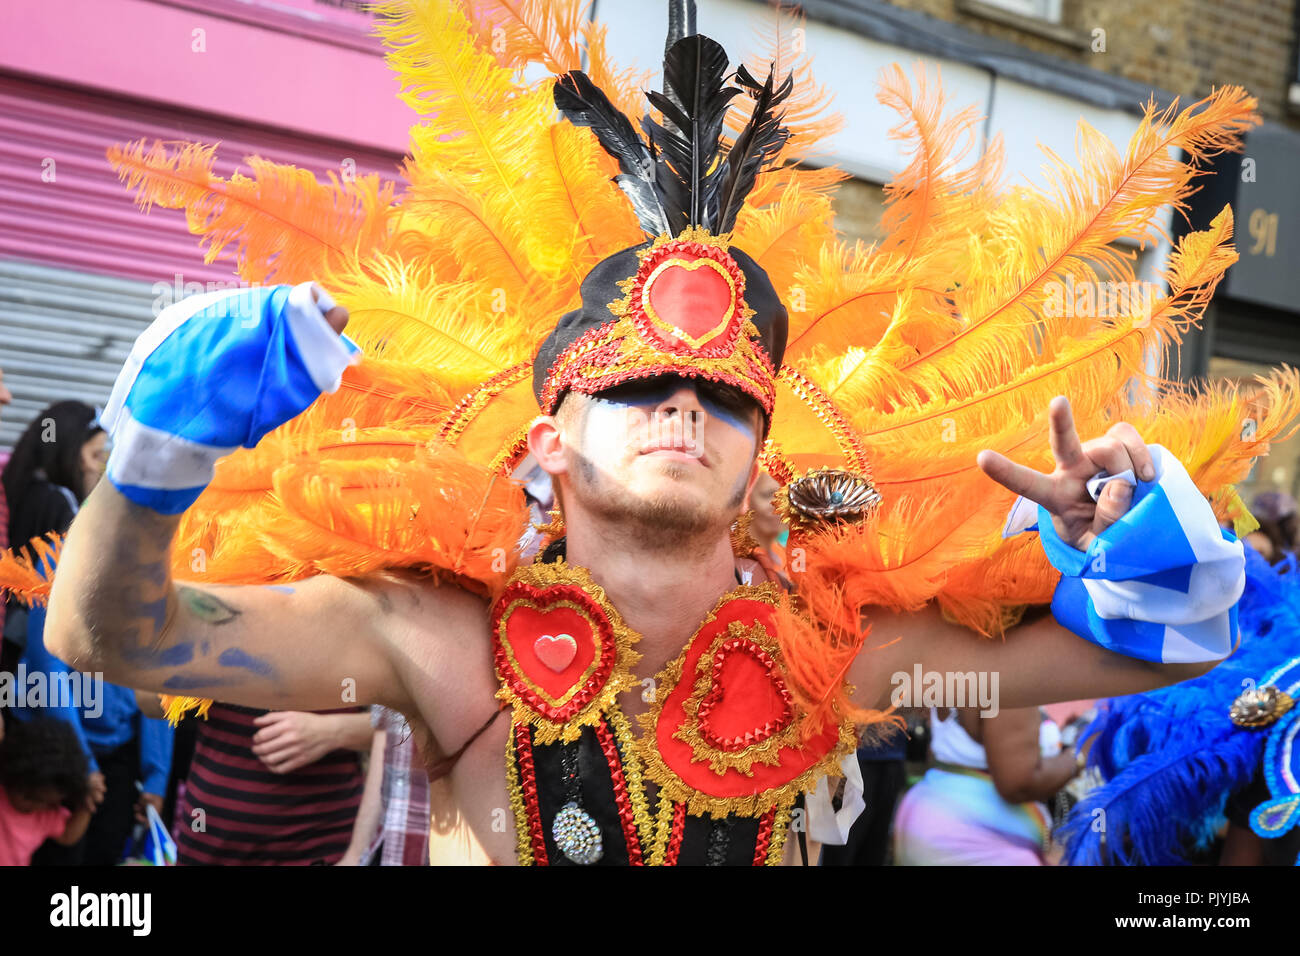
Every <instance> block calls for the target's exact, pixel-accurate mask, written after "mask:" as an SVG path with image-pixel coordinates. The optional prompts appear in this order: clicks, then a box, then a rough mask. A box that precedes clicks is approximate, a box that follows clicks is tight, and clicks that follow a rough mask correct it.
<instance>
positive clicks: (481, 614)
mask: <svg viewBox="0 0 1300 956" xmlns="http://www.w3.org/2000/svg"><path fill="white" fill-rule="evenodd" d="M342 583H343V584H344V585H345V586H348V587H352V588H355V589H357V591H358V592H359V593H358V596H359V597H360V598H362V599H364V600H367V601H369V602H370V605H371V608H370V613H372V614H374V615H376V617H377V618H378V622H377V623H378V627H379V629H380V631H381V633H382V634H383V637H384V641H385V643H386V644H387V646H388V648H389V652H390V654H391V655H392V657H393V660H394V665H395V668H396V671H397V677H398V682H399V684H400V685H401V687H402V689H403V690H404V691H405V696H406V698H407V699H406V701H404V702H403V703H405V704H407V705H409V706H411V707H413V708H414V710H416V711H418V712H419V713H420V714H421V715H422V716H423V718H424V720H425V721H426V722H428V723H429V725H430V726H431V727H432V728H433V729H434V733H435V734H436V735H437V736H438V737H440V738H441V737H442V736H443V735H442V734H441V733H439V732H438V731H439V728H440V726H441V725H443V724H444V723H446V717H447V713H448V711H450V712H452V713H454V712H455V709H456V706H457V703H458V701H459V699H460V698H461V696H462V693H463V691H464V690H465V689H466V688H469V687H477V685H479V684H480V683H482V684H483V685H484V688H485V689H487V690H489V693H488V699H491V696H492V693H491V692H492V691H494V690H495V688H494V686H493V685H492V684H491V678H492V674H493V671H492V663H491V660H492V657H491V634H490V629H489V625H488V614H489V610H490V607H489V602H488V599H487V598H486V597H483V596H481V595H477V594H473V593H471V592H469V591H467V590H466V589H464V588H462V587H459V586H457V585H456V584H454V583H450V582H447V581H443V580H439V579H437V578H432V577H430V576H428V575H418V574H412V573H404V572H399V573H389V574H385V575H382V576H378V577H374V578H367V579H365V580H355V581H346V582H342ZM406 712H408V713H409V709H408V710H407V711H406Z"/></svg>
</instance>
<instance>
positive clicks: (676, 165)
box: [642, 35, 740, 235]
mask: <svg viewBox="0 0 1300 956" xmlns="http://www.w3.org/2000/svg"><path fill="white" fill-rule="evenodd" d="M727 67H728V60H727V51H726V50H724V49H723V48H722V46H721V45H720V44H718V43H717V42H715V41H713V40H710V39H709V38H708V37H706V36H699V35H696V36H688V37H685V38H683V39H681V40H678V41H677V42H676V43H674V44H673V45H672V47H671V48H670V49H669V50H668V53H667V54H666V55H665V56H664V93H656V92H650V93H647V94H646V96H647V97H648V98H649V100H650V103H651V105H653V106H655V107H656V108H657V109H659V111H660V112H661V113H663V117H664V122H663V123H662V124H661V123H657V122H655V121H654V120H653V119H651V118H650V116H648V115H647V116H646V117H645V119H644V120H642V127H643V128H644V130H645V132H646V134H647V136H648V137H649V138H650V142H651V144H652V146H653V147H654V148H655V150H656V152H657V153H658V155H656V157H655V159H656V161H657V162H658V170H657V173H656V176H655V182H656V184H657V185H658V187H659V194H660V196H661V198H662V199H663V202H664V207H665V209H666V210H667V212H668V222H669V225H670V226H672V227H673V234H674V235H675V234H677V233H679V232H681V231H682V230H683V229H685V228H686V227H687V226H704V227H705V228H706V229H710V230H713V229H714V228H715V227H716V225H717V219H718V212H719V209H718V194H719V189H720V186H721V183H722V172H723V165H722V163H721V161H720V160H721V157H720V156H719V155H718V143H719V140H720V138H721V136H722V125H723V122H724V120H725V119H726V116H727V107H728V106H729V105H730V103H731V99H732V97H734V96H735V95H736V94H737V93H739V92H740V90H739V89H737V88H736V87H734V86H728V85H727V83H726V79H727ZM665 94H668V95H665ZM670 97H671V98H670ZM679 104H680V105H679Z"/></svg>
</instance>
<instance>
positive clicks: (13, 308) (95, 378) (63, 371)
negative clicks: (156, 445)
mask: <svg viewBox="0 0 1300 956" xmlns="http://www.w3.org/2000/svg"><path fill="white" fill-rule="evenodd" d="M157 298H158V293H157V292H156V291H155V290H154V287H153V285H152V284H151V283H148V282H141V281H139V280H137V279H119V278H115V277H112V276H100V275H94V274H92V273H88V272H76V271H73V270H71V269H59V268H54V267H51V266H39V265H32V264H29V263H22V262H14V261H4V260H0V368H3V369H4V373H5V384H6V385H8V386H9V390H10V391H11V392H13V394H14V402H13V404H12V405H10V406H8V407H7V408H5V409H4V411H3V412H2V413H0V448H6V449H8V448H12V447H13V445H14V442H15V441H16V440H17V439H18V436H19V435H20V434H21V433H22V431H23V429H24V428H26V427H27V425H28V423H29V422H31V421H32V420H34V419H35V417H36V415H37V413H38V412H39V411H40V410H41V409H43V408H45V407H46V406H47V405H50V404H51V403H53V402H57V401H61V400H63V399H68V398H75V399H80V400H81V401H83V402H88V403H90V404H91V405H99V406H101V407H102V406H103V404H104V402H105V401H107V399H108V395H109V392H110V391H112V388H113V381H114V379H116V378H117V372H118V369H120V368H121V367H122V363H123V362H124V361H125V360H126V356H127V353H129V352H130V351H131V343H132V342H134V341H135V338H136V336H137V335H139V334H140V333H141V332H142V331H144V329H145V327H146V326H148V324H149V323H150V322H151V321H153V304H154V300H155V299H157Z"/></svg>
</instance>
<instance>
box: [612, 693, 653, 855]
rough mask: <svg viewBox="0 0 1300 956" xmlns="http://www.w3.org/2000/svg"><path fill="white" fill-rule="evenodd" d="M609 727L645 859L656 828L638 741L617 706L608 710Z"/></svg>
mask: <svg viewBox="0 0 1300 956" xmlns="http://www.w3.org/2000/svg"><path fill="white" fill-rule="evenodd" d="M608 717H609V725H610V727H611V728H612V729H613V731H614V739H615V740H616V741H618V753H619V756H620V757H622V759H623V779H624V780H626V781H627V793H628V798H629V799H630V800H631V801H632V820H633V822H634V823H635V824H636V832H637V836H638V837H640V839H641V850H642V856H643V858H648V857H649V852H650V847H651V846H652V845H653V844H654V840H655V824H654V820H653V818H651V816H650V805H649V802H648V801H647V800H646V796H645V781H644V780H643V779H642V776H641V762H640V760H638V759H637V755H636V739H635V738H634V737H633V736H632V725H631V724H630V723H628V719H627V715H626V714H624V713H623V711H622V709H620V708H619V707H618V706H617V705H615V706H614V707H611V708H610V710H609V714H608Z"/></svg>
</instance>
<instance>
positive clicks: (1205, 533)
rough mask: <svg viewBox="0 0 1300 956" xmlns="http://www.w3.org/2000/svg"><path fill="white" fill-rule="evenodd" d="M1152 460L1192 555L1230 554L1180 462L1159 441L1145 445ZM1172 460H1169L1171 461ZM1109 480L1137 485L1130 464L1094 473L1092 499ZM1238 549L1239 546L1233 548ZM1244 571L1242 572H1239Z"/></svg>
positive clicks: (1214, 556)
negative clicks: (1113, 471) (1115, 470)
mask: <svg viewBox="0 0 1300 956" xmlns="http://www.w3.org/2000/svg"><path fill="white" fill-rule="evenodd" d="M1147 447H1148V448H1150V450H1151V460H1152V464H1154V465H1155V469H1156V483H1157V484H1159V485H1160V490H1161V491H1163V492H1164V494H1165V500H1166V501H1168V502H1169V507H1170V509H1171V510H1172V511H1173V513H1174V515H1175V517H1177V519H1178V526H1179V527H1180V528H1181V529H1182V532H1183V537H1184V538H1186V539H1187V544H1188V546H1189V547H1190V548H1191V549H1192V553H1193V554H1194V555H1196V560H1197V561H1216V560H1220V559H1223V558H1227V557H1230V556H1231V555H1230V554H1229V553H1228V551H1227V550H1225V549H1227V548H1229V546H1230V544H1231V542H1228V541H1225V540H1223V535H1221V534H1220V533H1219V522H1218V520H1217V519H1215V517H1214V511H1213V509H1212V508H1211V507H1210V503H1209V502H1208V501H1206V500H1205V496H1204V495H1203V494H1201V492H1200V490H1199V489H1198V488H1197V487H1196V484H1195V483H1194V482H1193V481H1192V477H1191V475H1189V474H1187V469H1186V468H1184V467H1183V463H1182V462H1180V461H1179V460H1178V459H1177V458H1175V457H1174V456H1173V455H1172V454H1170V452H1169V450H1168V449H1167V448H1165V447H1164V446H1163V445H1149V446H1147ZM1171 463H1172V464H1171ZM1112 481H1123V482H1125V483H1127V484H1128V486H1129V487H1130V488H1135V487H1137V479H1136V478H1135V477H1134V475H1133V470H1132V469H1131V468H1130V469H1128V470H1127V471H1122V472H1120V473H1119V474H1118V475H1105V474H1104V473H1103V474H1102V475H1097V476H1096V477H1095V478H1092V479H1090V480H1089V481H1088V493H1089V494H1091V495H1092V497H1093V499H1094V500H1096V499H1098V498H1100V497H1101V490H1102V489H1103V488H1105V487H1106V485H1108V484H1110V483H1111V482H1112ZM1237 551H1240V548H1238V549H1237ZM1243 573H1244V572H1243Z"/></svg>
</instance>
